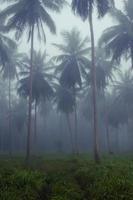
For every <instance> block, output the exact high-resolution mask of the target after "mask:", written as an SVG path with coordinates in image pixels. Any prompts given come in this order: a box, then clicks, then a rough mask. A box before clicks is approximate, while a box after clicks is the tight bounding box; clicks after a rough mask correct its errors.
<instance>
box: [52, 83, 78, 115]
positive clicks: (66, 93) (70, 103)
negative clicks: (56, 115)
mask: <svg viewBox="0 0 133 200" xmlns="http://www.w3.org/2000/svg"><path fill="white" fill-rule="evenodd" d="M55 101H56V103H57V109H58V111H60V112H63V113H66V114H68V113H72V112H73V111H74V106H75V98H74V96H73V95H72V92H71V91H70V90H69V89H67V88H65V87H62V86H58V88H57V90H56V96H55Z"/></svg>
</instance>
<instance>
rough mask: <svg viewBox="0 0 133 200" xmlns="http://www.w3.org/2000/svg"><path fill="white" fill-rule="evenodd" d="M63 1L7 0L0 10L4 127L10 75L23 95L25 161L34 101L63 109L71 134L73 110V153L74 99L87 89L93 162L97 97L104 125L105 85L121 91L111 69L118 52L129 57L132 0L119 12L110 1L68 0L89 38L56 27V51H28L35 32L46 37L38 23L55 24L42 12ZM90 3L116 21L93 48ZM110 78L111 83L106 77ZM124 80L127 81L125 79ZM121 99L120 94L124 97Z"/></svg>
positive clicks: (74, 144)
mask: <svg viewBox="0 0 133 200" xmlns="http://www.w3.org/2000/svg"><path fill="white" fill-rule="evenodd" d="M63 6H67V2H65V1H64V0H48V1H47V0H42V1H40V0H16V1H15V0H12V2H11V1H10V4H9V5H8V3H7V6H6V8H4V9H3V10H2V11H1V12H0V19H1V29H0V30H1V34H0V52H1V53H0V61H1V66H2V67H1V72H2V75H3V77H4V78H8V80H9V94H8V95H9V130H11V115H12V113H11V112H10V111H11V80H12V79H13V80H14V78H15V77H16V79H17V82H18V83H19V84H18V88H17V90H18V93H19V95H21V96H24V97H26V98H27V99H28V123H27V125H28V133H27V148H26V149H27V153H26V161H27V162H29V158H30V154H31V136H32V125H31V124H32V106H33V105H34V109H35V127H34V129H35V135H36V134H37V133H36V123H37V122H36V121H37V106H38V104H39V102H40V101H44V102H45V101H46V99H48V100H49V99H54V103H55V102H56V104H57V108H58V109H59V110H60V111H61V112H64V113H66V117H67V121H68V126H69V131H70V134H71V135H72V130H71V123H70V113H72V112H73V113H74V119H75V133H74V141H73V139H72V148H73V150H74V152H75V153H78V139H77V135H78V128H77V124H78V117H77V107H78V101H79V99H80V98H81V95H82V96H84V95H85V96H87V95H89V94H90V95H91V96H92V118H93V120H92V121H93V133H94V155H95V161H96V162H99V161H100V154H99V139H98V138H99V136H98V108H97V106H98V102H97V101H99V98H100V97H99V96H100V95H101V94H102V96H103V98H104V102H105V113H104V117H105V120H106V123H105V124H107V121H108V120H109V117H108V116H109V114H108V111H107V110H108V109H107V108H106V93H107V92H108V91H109V90H110V85H111V84H113V87H114V88H115V89H116V88H117V92H116V93H117V95H118V93H119V91H120V92H121V90H119V88H118V85H119V84H118V83H116V81H115V78H113V71H114V70H115V69H116V68H118V66H119V65H120V61H121V58H122V57H125V58H126V59H130V58H131V61H132V62H133V34H132V26H133V25H132V18H133V14H132V9H133V2H132V0H127V1H125V3H124V7H125V9H124V12H122V11H120V10H118V9H116V8H115V5H114V2H113V0H106V1H103V0H99V1H95V0H93V1H92V0H91V1H90V0H85V1H82V0H73V1H72V10H73V12H74V13H75V14H77V15H79V16H80V17H81V18H82V19H83V20H88V19H89V26H90V38H88V37H86V38H83V39H82V37H81V35H80V32H79V31H78V30H76V29H72V31H71V32H68V31H64V32H62V37H63V43H61V44H53V45H54V47H55V48H57V49H58V51H59V52H60V54H59V55H57V56H54V57H52V56H50V59H48V55H47V52H45V53H42V52H40V51H39V52H36V51H35V50H34V39H35V37H36V36H37V37H38V40H40V41H44V45H45V40H46V37H47V36H46V35H45V32H44V25H46V26H47V27H48V28H49V29H50V31H51V33H53V34H55V33H56V26H55V23H54V21H53V19H52V18H51V16H50V14H49V12H48V11H49V10H51V14H52V12H60V11H61V10H62V8H63ZM94 7H96V9H97V13H98V17H99V18H101V17H103V16H104V15H105V14H106V13H108V12H109V13H110V14H111V15H112V16H113V17H114V18H115V19H116V21H117V25H114V26H113V27H110V28H107V29H106V30H105V31H104V33H103V35H102V36H101V38H100V40H99V47H97V48H96V45H95V39H94V35H95V32H94V28H93V10H94V9H95V8H94ZM47 10H48V11H47ZM25 31H26V32H27V41H28V42H29V43H30V48H31V50H30V56H27V55H25V54H22V53H21V54H20V53H18V47H17V42H16V41H18V40H19V39H20V38H21V37H22V35H23V33H24V32H25ZM10 32H13V33H14V34H15V39H16V41H13V40H11V39H10V38H9V37H8V36H7V35H6V33H10ZM88 34H89V33H88ZM89 39H90V42H89ZM132 66H133V64H132ZM128 78H129V77H128ZM112 80H113V82H111V81H112ZM13 84H14V83H13ZM129 85H130V86H131V84H129ZM116 86H117V87H116ZM90 89H92V90H90ZM130 89H131V90H130V92H131V91H132V88H131V87H130ZM90 91H91V92H90ZM126 91H127V89H126ZM130 92H129V93H130ZM117 95H116V96H117ZM120 96H121V95H120ZM127 99H128V98H127V96H126V100H125V101H127ZM122 100H123V96H122ZM88 101H89V98H88ZM88 112H89V110H88ZM112 121H113V120H112ZM112 123H113V122H112ZM106 128H108V127H106Z"/></svg>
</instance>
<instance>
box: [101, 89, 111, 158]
mask: <svg viewBox="0 0 133 200" xmlns="http://www.w3.org/2000/svg"><path fill="white" fill-rule="evenodd" d="M103 98H104V122H105V131H106V136H107V148H108V153H109V154H110V155H111V154H113V152H112V149H111V143H110V133H109V125H108V114H107V106H106V97H105V90H104V89H103Z"/></svg>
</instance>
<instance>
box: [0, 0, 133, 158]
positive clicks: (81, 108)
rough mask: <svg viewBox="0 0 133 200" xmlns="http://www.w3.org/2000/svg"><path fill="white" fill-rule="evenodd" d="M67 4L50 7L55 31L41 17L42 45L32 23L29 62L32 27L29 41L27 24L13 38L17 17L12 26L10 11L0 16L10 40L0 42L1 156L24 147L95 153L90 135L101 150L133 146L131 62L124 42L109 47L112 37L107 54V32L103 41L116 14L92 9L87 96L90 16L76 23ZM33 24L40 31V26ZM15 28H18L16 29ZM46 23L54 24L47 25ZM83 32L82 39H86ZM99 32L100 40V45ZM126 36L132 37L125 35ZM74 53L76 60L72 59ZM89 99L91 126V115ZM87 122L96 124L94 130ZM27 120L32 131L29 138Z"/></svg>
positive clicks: (126, 149)
mask: <svg viewBox="0 0 133 200" xmlns="http://www.w3.org/2000/svg"><path fill="white" fill-rule="evenodd" d="M68 3H69V5H67V6H64V7H63V8H62V9H61V10H60V13H55V12H52V11H50V8H49V9H48V13H49V14H50V15H51V17H52V19H53V20H54V22H55V26H56V34H52V33H51V32H50V31H49V26H53V25H51V24H50V25H48V22H49V21H48V22H47V23H46V24H45V21H44V22H43V20H42V19H41V20H42V22H43V23H44V31H45V35H46V43H45V42H44V41H43V40H42V39H41V40H39V39H38V37H37V30H38V29H37V26H35V27H34V33H35V34H34V38H33V41H34V44H33V49H34V50H33V49H32V50H33V54H32V61H30V49H31V46H30V42H31V30H30V35H29V40H28V29H26V28H25V27H26V26H27V25H26V26H24V27H23V26H22V27H20V29H19V28H18V31H20V32H19V33H18V35H19V34H20V36H21V37H19V40H18V39H16V37H15V36H16V35H15V32H16V30H17V28H16V27H17V26H19V25H20V24H19V22H18V24H17V23H16V25H15V27H13V28H11V27H10V26H9V25H10V23H12V20H13V19H12V20H11V21H9V23H8V20H10V17H12V13H11V14H10V13H9V16H8V18H5V19H3V20H2V22H1V23H2V28H3V26H4V27H5V30H6V26H7V27H8V26H9V28H8V31H7V32H6V31H3V32H2V30H3V29H2V30H1V33H2V34H5V35H6V36H7V37H9V38H10V39H12V40H14V41H6V40H5V42H3V45H5V47H4V49H3V51H2V53H1V58H0V60H1V85H0V94H1V95H0V110H1V114H0V151H1V153H2V154H3V153H6V154H7V153H10V154H23V155H24V154H25V152H26V149H27V148H28V150H27V151H29V152H30V154H31V155H32V154H33V155H34V154H35V155H40V154H45V153H64V154H68V153H69V154H73V153H90V152H91V153H93V149H94V140H95V139H96V138H95V137H96V136H95V134H97V140H98V141H99V148H98V149H100V150H99V151H100V153H103V154H104V153H108V152H109V153H114V154H115V153H116V154H117V153H129V152H132V151H133V148H132V147H133V136H132V131H133V127H132V120H133V115H132V114H133V113H132V108H133V107H132V98H133V91H132V84H133V79H132V72H131V67H130V66H131V64H130V63H131V60H132V55H130V53H129V51H130V48H129V47H127V46H126V44H125V47H123V46H122V47H119V46H117V44H116V46H115V47H113V45H114V43H112V44H111V45H112V47H110V48H112V49H110V54H108V53H107V51H108V50H107V49H106V47H107V46H106V44H107V43H108V42H111V40H110V38H109V39H108V37H107V40H108V41H106V39H105V40H104V39H103V38H102V36H103V33H104V30H105V29H107V28H109V27H111V26H114V25H119V24H120V23H121V21H119V19H118V20H117V19H116V18H117V17H115V19H114V17H113V15H112V16H111V15H110V14H109V13H107V15H106V16H105V17H104V18H102V19H98V17H97V12H96V10H95V9H94V13H93V22H94V23H93V26H94V38H95V65H96V72H95V73H96V80H95V81H96V88H95V89H96V90H95V95H96V97H97V101H96V100H95V99H94V96H93V95H92V94H93V92H94V91H93V90H92V89H93V85H92V79H93V76H92V73H91V65H92V64H91V59H92V58H91V35H90V27H89V20H86V21H85V22H84V21H82V20H81V18H80V17H79V16H77V15H76V14H74V13H73V11H72V9H71V1H68ZM115 3H116V4H115V6H116V8H113V9H114V10H115V9H120V10H121V11H122V12H124V9H123V6H124V1H116V2H115ZM10 5H13V3H11V4H10ZM8 7H9V2H6V3H3V7H2V8H3V9H2V11H3V13H4V10H5V9H6V8H8ZM3 16H4V14H3V15H2V17H3ZM16 20H17V19H16ZM14 23H15V22H14ZM49 23H51V22H49ZM124 25H125V24H124ZM124 25H123V26H124ZM12 26H14V25H13V24H12ZM38 26H40V29H39V31H41V30H42V29H41V28H42V27H41V25H40V24H39V25H38ZM21 28H22V29H24V30H23V32H22V33H23V34H22V35H21V31H22V30H21ZM10 29H11V30H10ZM25 29H26V30H25ZM52 29H54V27H52V28H50V30H52ZM125 30H126V27H125ZM63 31H65V34H64V35H62V32H63ZM5 32H6V33H5ZM52 32H54V30H52ZM3 37H4V36H3ZM40 37H41V35H40ZM86 37H87V38H88V40H86V39H85V38H86ZM109 37H110V36H109ZM127 37H128V35H127ZM101 38H102V40H103V42H102V45H101V46H98V45H99V41H100V40H101ZM111 39H112V40H113V39H114V38H113V37H112V38H111ZM124 39H125V38H124ZM128 39H129V40H131V41H130V42H132V39H131V38H130V37H129V38H128ZM2 41H4V38H2ZM122 41H123V40H122ZM104 42H105V43H104ZM114 42H115V41H114ZM116 42H117V41H116ZM130 42H129V43H130ZM15 43H16V44H15ZM120 44H121V40H120ZM8 45H9V46H8ZM16 46H17V47H16ZM1 48H3V47H1ZM6 48H7V52H6V50H5V49H6ZM115 48H117V49H115ZM122 48H123V49H122ZM113 51H114V52H113ZM119 51H121V52H120V54H119ZM131 51H132V50H131ZM18 52H19V53H18ZM44 52H45V53H44ZM31 53H32V51H31ZM73 53H74V56H76V58H75V57H74V58H72V56H73ZM125 55H126V56H125ZM70 58H71V59H70ZM67 59H68V60H69V59H70V60H72V61H71V62H72V63H70V60H69V62H68V64H66V62H67ZM73 59H74V60H73ZM75 59H77V60H76V61H75ZM31 62H32V67H33V69H32V70H33V72H32V73H33V77H32V95H31V93H30V92H31V91H30V88H31V85H30V87H29V86H28V84H31V82H29V81H30V80H31V74H30V73H31V71H29V70H30V63H31ZM67 67H68V69H67ZM123 68H124V69H125V70H123ZM39 70H40V71H39ZM41 81H42V82H41ZM93 83H94V82H93ZM30 95H31V96H30ZM95 101H96V104H97V110H96V113H95V114H96V115H97V116H96V118H97V124H95V121H94V116H93V115H94V112H93V109H94V107H93V106H95V105H94V102H95ZM29 106H30V108H29ZM29 109H30V110H29ZM95 109H96V108H95ZM117 110H118V111H117ZM29 115H30V117H31V118H30V119H29ZM29 123H30V126H29ZM93 124H94V126H95V125H96V126H97V133H95V134H94V126H93ZM27 126H28V128H29V129H28V130H29V131H30V135H28V137H27ZM28 134H29V133H28ZM27 145H29V147H27ZM28 156H29V155H28Z"/></svg>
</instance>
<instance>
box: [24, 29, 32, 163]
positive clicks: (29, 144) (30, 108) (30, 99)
mask: <svg viewBox="0 0 133 200" xmlns="http://www.w3.org/2000/svg"><path fill="white" fill-rule="evenodd" d="M33 50H34V25H33V26H32V30H31V61H30V62H31V63H30V65H31V66H30V83H29V108H28V132H27V147H26V164H27V165H28V164H29V161H30V154H31V132H32V126H31V114H32V113H31V111H32V76H33Z"/></svg>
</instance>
